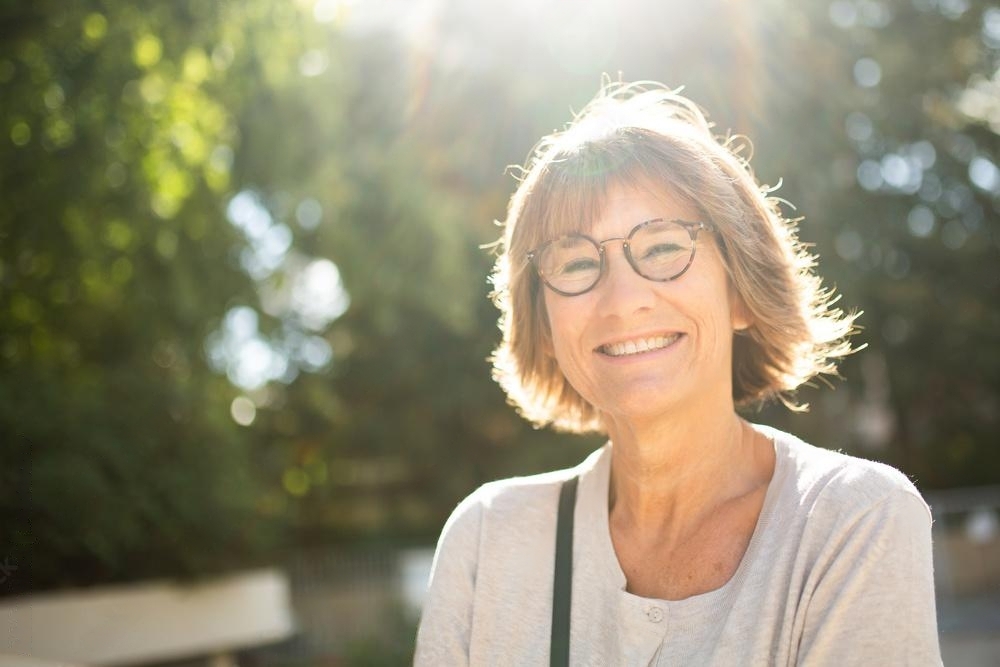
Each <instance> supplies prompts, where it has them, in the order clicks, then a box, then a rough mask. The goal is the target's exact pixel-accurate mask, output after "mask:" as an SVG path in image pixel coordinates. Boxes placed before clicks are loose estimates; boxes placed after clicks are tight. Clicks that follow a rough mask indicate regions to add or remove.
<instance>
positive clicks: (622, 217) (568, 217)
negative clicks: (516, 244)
mask: <svg viewBox="0 0 1000 667" xmlns="http://www.w3.org/2000/svg"><path fill="white" fill-rule="evenodd" d="M562 195H563V196H561V197H560V196H557V197H555V198H554V199H555V200H561V201H553V202H552V204H553V206H552V207H551V209H550V211H551V215H549V216H546V220H545V221H544V222H543V227H544V229H543V230H542V232H543V236H544V237H545V238H546V239H551V238H555V237H558V236H563V235H565V234H590V233H592V232H593V231H594V230H595V228H596V227H603V226H606V225H608V224H626V223H630V224H631V225H636V224H639V223H641V222H645V221H646V220H649V219H652V218H658V217H664V218H669V219H683V220H694V219H696V218H698V217H700V215H699V214H698V212H697V209H696V208H695V207H694V206H693V205H692V203H691V202H688V201H687V200H686V199H684V198H682V197H679V196H678V195H677V194H675V191H674V188H672V187H670V186H669V185H667V184H665V183H655V182H653V181H652V179H649V178H642V179H633V180H625V179H617V180H614V181H609V182H605V183H602V184H600V185H599V186H597V187H587V188H579V190H578V191H577V192H565V193H562ZM632 218H635V219H634V220H633V219H632Z"/></svg>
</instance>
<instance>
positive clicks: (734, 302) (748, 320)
mask: <svg viewBox="0 0 1000 667" xmlns="http://www.w3.org/2000/svg"><path fill="white" fill-rule="evenodd" d="M729 313H730V321H731V323H732V327H733V331H735V332H737V333H742V332H744V331H746V330H747V329H749V328H750V327H751V326H753V323H754V321H753V314H752V313H751V312H750V309H749V308H748V307H747V303H746V301H744V300H743V297H742V296H740V293H739V292H737V291H736V289H735V288H734V287H733V286H732V285H731V284H730V286H729Z"/></svg>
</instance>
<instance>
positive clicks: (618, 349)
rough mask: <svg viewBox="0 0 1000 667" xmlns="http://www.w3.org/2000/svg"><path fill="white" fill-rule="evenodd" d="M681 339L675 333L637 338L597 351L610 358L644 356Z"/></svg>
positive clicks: (608, 345) (602, 347) (602, 346)
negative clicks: (644, 353)
mask: <svg viewBox="0 0 1000 667" xmlns="http://www.w3.org/2000/svg"><path fill="white" fill-rule="evenodd" d="M680 337H681V335H680V334H677V333H675V334H671V335H669V336H651V337H649V338H637V339H635V340H627V341H624V342H621V343H608V344H607V345H601V346H600V347H599V348H597V351H598V352H600V353H601V354H606V355H608V356H609V357H626V356H629V355H632V354H642V353H643V352H652V351H653V350H660V349H663V348H665V347H667V346H668V345H670V344H672V343H673V342H675V341H676V340H677V339H678V338H680Z"/></svg>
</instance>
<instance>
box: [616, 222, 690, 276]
mask: <svg viewBox="0 0 1000 667" xmlns="http://www.w3.org/2000/svg"><path fill="white" fill-rule="evenodd" d="M628 247H629V254H630V255H631V256H632V262H633V265H634V266H635V269H636V271H638V272H639V275H641V276H643V277H645V278H649V279H650V280H670V279H671V278H675V277H677V276H678V275H680V274H681V273H683V272H684V269H686V268H687V266H688V264H690V262H691V256H692V253H693V252H694V239H692V238H691V232H690V231H689V230H688V229H687V228H686V227H684V226H682V225H679V224H677V223H676V222H671V221H669V220H655V221H653V222H650V223H648V224H645V225H642V226H641V227H638V228H637V229H636V230H635V231H634V232H632V235H631V236H630V237H629V239H628Z"/></svg>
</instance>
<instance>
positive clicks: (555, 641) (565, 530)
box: [549, 476, 579, 667]
mask: <svg viewBox="0 0 1000 667" xmlns="http://www.w3.org/2000/svg"><path fill="white" fill-rule="evenodd" d="M578 481H579V477H575V476H574V477H571V478H570V479H567V480H566V481H565V482H563V484H562V488H561V489H560V490H559V515H558V518H557V523H556V563H555V577H554V578H553V586H552V641H551V649H550V651H549V664H550V665H552V667H567V666H568V665H569V611H570V606H571V597H572V593H573V510H574V509H575V507H576V484H577V482H578Z"/></svg>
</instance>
